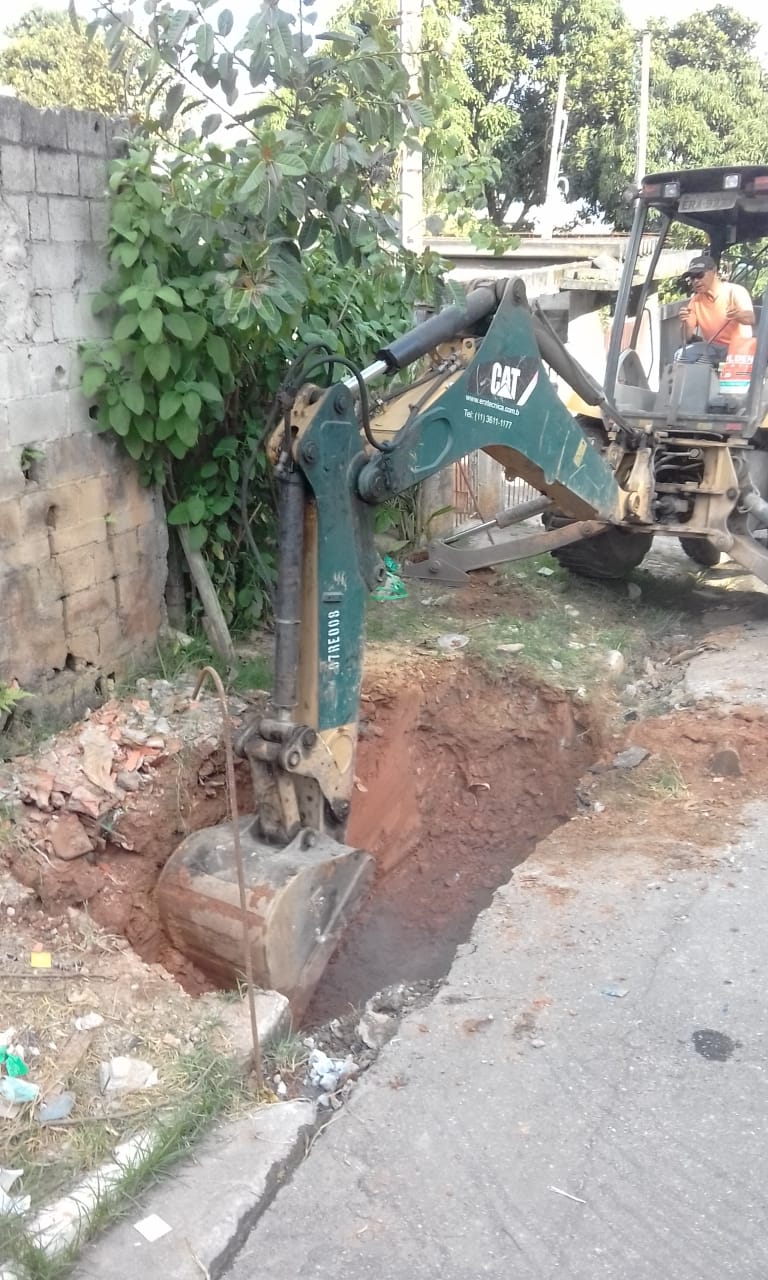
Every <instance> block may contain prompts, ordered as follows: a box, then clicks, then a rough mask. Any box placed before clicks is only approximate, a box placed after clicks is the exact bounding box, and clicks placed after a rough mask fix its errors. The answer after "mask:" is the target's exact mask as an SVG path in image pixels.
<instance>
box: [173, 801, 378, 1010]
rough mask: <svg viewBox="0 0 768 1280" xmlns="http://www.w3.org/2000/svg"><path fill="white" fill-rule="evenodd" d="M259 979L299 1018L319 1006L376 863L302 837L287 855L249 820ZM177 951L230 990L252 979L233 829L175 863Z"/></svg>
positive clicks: (251, 940)
mask: <svg viewBox="0 0 768 1280" xmlns="http://www.w3.org/2000/svg"><path fill="white" fill-rule="evenodd" d="M240 841H241V846H242V852H243V861H244V868H245V881H246V891H247V902H248V926H247V931H248V945H249V947H250V949H251V955H252V959H253V971H254V980H255V982H256V984H257V985H258V986H260V987H263V988H265V989H272V990H275V991H281V992H282V993H283V994H284V995H286V996H287V997H288V999H289V1000H290V1003H291V1009H292V1012H293V1016H294V1019H296V1018H299V1017H300V1016H301V1014H302V1013H303V1011H304V1009H305V1008H306V1006H307V1004H308V1003H309V1000H310V999H311V996H312V992H313V990H314V988H315V986H316V984H317V982H318V980H319V978H320V976H321V975H322V972H323V969H324V968H325V966H326V964H327V963H328V960H329V959H330V956H331V954H332V952H333V950H334V948H335V947H336V945H337V943H338V941H339V939H340V937H341V935H342V933H343V931H344V928H345V926H346V924H347V923H348V921H349V920H350V919H351V917H352V916H353V915H354V913H355V911H356V910H357V909H358V907H359V906H360V903H361V901H362V899H363V897H364V896H365V894H366V893H367V891H368V888H369V886H370V882H371V879H372V875H373V867H374V863H373V859H372V858H371V857H370V856H369V855H368V854H367V853H365V852H363V851H362V850H360V849H353V848H350V847H349V846H348V845H344V844H340V843H339V842H338V841H337V840H334V839H333V838H332V837H330V836H327V835H324V834H322V833H318V832H313V831H302V832H300V834H299V835H298V836H297V837H296V838H295V839H294V840H293V841H292V842H291V843H290V844H288V845H287V846H286V847H285V848H277V847H275V846H274V845H271V844H267V843H265V842H264V841H263V840H260V839H259V838H258V836H257V835H256V824H255V820H254V818H253V817H248V818H243V819H241V823H240ZM157 895H158V905H159V908H160V914H161V918H162V921H163V924H164V927H165V929H166V932H167V933H168V936H169V937H170V939H171V941H172V942H173V944H174V946H176V947H178V949H179V950H180V951H181V952H182V953H183V954H184V955H186V956H188V957H189V959H190V960H192V962H193V963H194V964H195V965H197V966H198V968H200V969H201V970H202V971H203V972H204V973H206V974H207V975H208V976H209V977H210V978H212V979H213V980H215V981H216V982H219V983H222V984H224V985H229V986H231V985H233V983H234V982H235V981H236V980H237V979H238V978H239V977H241V976H242V974H243V973H244V969H245V964H244V938H243V919H242V914H241V910H240V898H239V893H238V884H237V873H236V860H235V852H234V841H233V831H232V826H231V824H223V825H221V826H217V827H209V828H207V829H204V830H202V831H197V832H195V834H194V835H190V836H188V837H187V838H186V840H184V841H183V842H182V844H180V845H179V847H178V848H177V849H176V850H175V851H174V853H173V854H172V856H171V857H170V858H169V860H168V862H167V863H166V865H165V867H164V869H163V872H162V875H161V876H160V880H159V882H158V887H157Z"/></svg>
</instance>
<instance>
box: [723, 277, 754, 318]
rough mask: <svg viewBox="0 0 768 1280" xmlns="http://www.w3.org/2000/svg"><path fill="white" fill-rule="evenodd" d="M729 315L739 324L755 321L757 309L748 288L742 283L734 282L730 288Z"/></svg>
mask: <svg viewBox="0 0 768 1280" xmlns="http://www.w3.org/2000/svg"><path fill="white" fill-rule="evenodd" d="M726 314H727V316H728V319H729V320H735V321H736V323H737V324H750V325H754V323H755V309H754V307H753V306H752V299H751V298H750V296H749V294H748V292H747V290H746V289H745V288H744V287H743V286H742V285H740V284H732V285H731V287H730V290H729V298H728V310H727V313H726Z"/></svg>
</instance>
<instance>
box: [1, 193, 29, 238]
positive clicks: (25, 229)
mask: <svg viewBox="0 0 768 1280" xmlns="http://www.w3.org/2000/svg"><path fill="white" fill-rule="evenodd" d="M2 201H3V204H4V205H5V207H6V209H9V210H10V211H11V213H12V214H13V217H14V221H15V222H16V224H17V226H18V231H19V235H20V236H21V237H22V238H23V239H24V240H29V238H30V236H29V196H21V195H20V196H12V195H10V194H8V193H7V192H3V193H2Z"/></svg>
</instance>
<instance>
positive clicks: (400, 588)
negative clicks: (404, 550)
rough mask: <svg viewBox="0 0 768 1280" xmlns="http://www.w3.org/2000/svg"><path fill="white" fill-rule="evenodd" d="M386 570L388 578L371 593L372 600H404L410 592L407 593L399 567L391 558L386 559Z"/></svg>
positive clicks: (386, 557)
mask: <svg viewBox="0 0 768 1280" xmlns="http://www.w3.org/2000/svg"><path fill="white" fill-rule="evenodd" d="M384 568H385V569H386V571H387V576H386V577H385V579H384V581H383V582H382V583H380V584H379V586H378V587H376V588H375V590H374V591H372V592H371V597H372V599H374V600H404V599H405V597H406V596H407V595H408V592H407V591H406V588H405V583H404V582H403V580H402V578H401V577H400V574H399V573H398V570H397V565H396V564H395V562H394V560H393V559H392V557H391V556H385V557H384Z"/></svg>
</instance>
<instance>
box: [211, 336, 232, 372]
mask: <svg viewBox="0 0 768 1280" xmlns="http://www.w3.org/2000/svg"><path fill="white" fill-rule="evenodd" d="M205 346H206V350H207V352H208V355H209V356H210V357H211V360H212V361H213V363H214V365H215V367H216V368H217V369H218V371H219V373H229V372H230V368H231V365H230V360H229V347H228V346H227V344H226V342H225V341H224V339H223V338H221V337H219V335H218V334H216V333H212V334H210V335H209V337H208V341H207V342H206V344H205Z"/></svg>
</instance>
